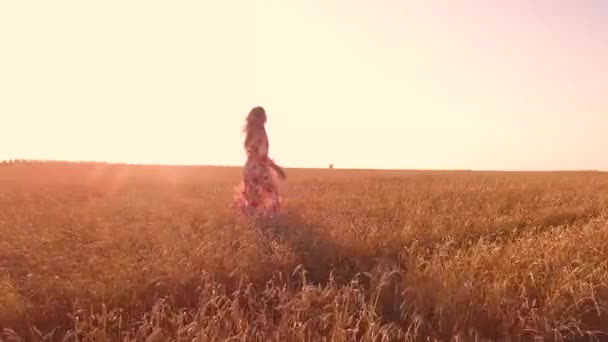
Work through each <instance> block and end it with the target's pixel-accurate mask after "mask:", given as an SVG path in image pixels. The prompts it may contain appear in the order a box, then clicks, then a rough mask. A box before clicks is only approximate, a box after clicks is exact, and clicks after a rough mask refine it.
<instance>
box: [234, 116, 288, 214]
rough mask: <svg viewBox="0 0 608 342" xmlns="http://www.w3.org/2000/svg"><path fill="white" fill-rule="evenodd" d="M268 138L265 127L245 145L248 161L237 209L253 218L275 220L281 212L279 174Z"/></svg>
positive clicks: (238, 194)
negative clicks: (274, 166) (273, 167)
mask: <svg viewBox="0 0 608 342" xmlns="http://www.w3.org/2000/svg"><path fill="white" fill-rule="evenodd" d="M268 150H269V144H268V136H267V134H266V131H265V129H264V128H263V127H260V128H259V129H255V130H253V131H251V132H250V133H249V137H248V138H247V140H246V142H245V151H246V153H247V162H246V163H245V167H244V169H243V181H242V182H241V184H239V186H238V187H237V191H236V196H235V200H234V207H235V208H236V209H237V210H239V211H240V212H241V213H242V214H244V215H245V216H248V217H252V218H272V217H276V216H277V215H278V213H279V210H280V206H281V198H280V196H279V188H278V179H277V175H276V173H275V172H274V170H273V169H272V167H271V165H273V163H274V162H273V161H272V160H271V159H270V158H269V157H268Z"/></svg>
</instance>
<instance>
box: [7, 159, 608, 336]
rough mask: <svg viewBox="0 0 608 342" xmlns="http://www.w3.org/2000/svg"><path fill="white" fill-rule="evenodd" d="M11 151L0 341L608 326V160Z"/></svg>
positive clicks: (525, 331)
mask: <svg viewBox="0 0 608 342" xmlns="http://www.w3.org/2000/svg"><path fill="white" fill-rule="evenodd" d="M239 176H240V170H239V169H237V168H234V169H233V168H207V167H161V166H126V165H94V164H81V165H78V164H67V163H65V164H64V163H32V164H11V165H5V166H3V167H2V168H0V234H1V238H0V330H1V331H2V335H0V340H6V341H10V340H44V339H46V340H49V341H51V340H53V341H55V340H67V341H106V340H112V341H116V340H122V341H139V340H145V341H167V340H175V341H185V340H188V341H192V340H195V341H216V340H218V341H220V340H221V341H224V340H229V341H272V340H274V341H323V340H326V341H355V340H357V341H427V340H431V341H432V340H437V341H449V340H453V341H469V340H497V339H502V340H509V339H511V340H533V339H534V338H543V339H544V340H556V341H557V340H575V339H583V338H585V337H586V338H591V337H595V338H598V339H602V338H605V337H606V335H603V334H605V333H606V332H608V320H607V319H606V317H607V315H608V244H606V241H608V210H607V208H608V207H607V205H608V175H606V174H603V173H593V172H588V173H583V172H580V173H566V172H564V173H500V172H456V171H454V172H447V171H446V172H438V171H352V170H351V171H349V170H336V169H333V170H291V171H290V173H289V176H290V178H289V181H288V182H287V183H284V187H283V188H282V194H283V195H284V196H285V199H286V204H285V210H284V213H283V216H282V217H281V218H280V219H279V220H276V221H274V222H266V223H259V222H258V223H252V222H247V221H244V220H241V219H239V218H238V217H235V215H234V214H233V213H232V212H231V210H230V209H229V204H230V201H231V199H232V196H233V187H234V185H236V183H237V182H238V180H239Z"/></svg>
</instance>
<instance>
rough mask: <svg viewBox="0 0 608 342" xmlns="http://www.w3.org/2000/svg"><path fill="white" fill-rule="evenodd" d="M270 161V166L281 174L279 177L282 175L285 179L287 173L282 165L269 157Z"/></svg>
mask: <svg viewBox="0 0 608 342" xmlns="http://www.w3.org/2000/svg"><path fill="white" fill-rule="evenodd" d="M268 161H269V164H270V167H271V168H272V169H273V170H274V172H276V173H277V174H278V175H279V177H280V178H281V179H285V178H287V174H286V173H285V170H283V168H282V167H280V166H278V165H277V164H276V163H275V162H274V160H272V159H270V158H269V159H268Z"/></svg>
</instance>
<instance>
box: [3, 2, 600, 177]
mask: <svg viewBox="0 0 608 342" xmlns="http://www.w3.org/2000/svg"><path fill="white" fill-rule="evenodd" d="M256 105H262V106H264V107H265V108H266V110H267V112H268V116H269V121H268V127H267V129H268V133H269V135H270V139H271V156H272V157H273V158H275V159H276V161H277V162H278V163H279V164H283V165H285V166H288V167H298V166H301V167H326V166H327V165H328V164H329V163H334V164H335V165H336V167H355V168H359V167H360V168H423V169H429V168H430V169H446V168H447V169H461V168H464V169H506V170H517V169H524V170H528V169H605V170H608V1H605V0H581V1H576V0H519V1H518V0H511V1H509V0H505V1H487V0H460V1H452V0H444V1H436V0H418V1H413V0H410V1H408V0H401V1H397V0H373V1H372V0H298V1H296V0H272V1H271V0H258V1H251V0H216V1H211V0H199V1H185V0H180V1H169V0H166V1H155V0H140V1H135V0H104V1H83V0H73V1H65V0H55V1H31V0H18V1H0V127H1V132H0V159H8V158H32V159H62V160H66V159H67V160H103V161H111V162H112V161H113V162H130V163H161V164H212V165H218V164H220V165H240V164H242V163H243V161H244V158H245V157H244V152H243V149H242V140H243V136H242V135H241V127H242V124H243V122H244V118H245V116H246V114H247V112H248V111H249V109H250V108H251V107H252V106H256Z"/></svg>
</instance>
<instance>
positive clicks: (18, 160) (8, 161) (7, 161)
mask: <svg viewBox="0 0 608 342" xmlns="http://www.w3.org/2000/svg"><path fill="white" fill-rule="evenodd" d="M0 163H2V164H20V163H57V164H61V163H63V164H100V165H117V166H118V165H122V166H156V167H159V166H160V167H217V168H242V167H243V166H242V165H236V164H215V165H214V164H196V163H185V164H178V163H175V164H162V163H134V162H118V161H101V160H67V159H26V158H14V159H3V160H0ZM331 165H332V166H333V167H329V164H328V166H327V167H312V166H283V167H284V168H285V169H303V170H342V171H419V172H420V171H427V172H428V171H430V172H441V171H444V172H599V173H604V172H608V170H600V169H449V168H443V169H439V168H369V167H367V168H362V167H336V166H335V164H331Z"/></svg>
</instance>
